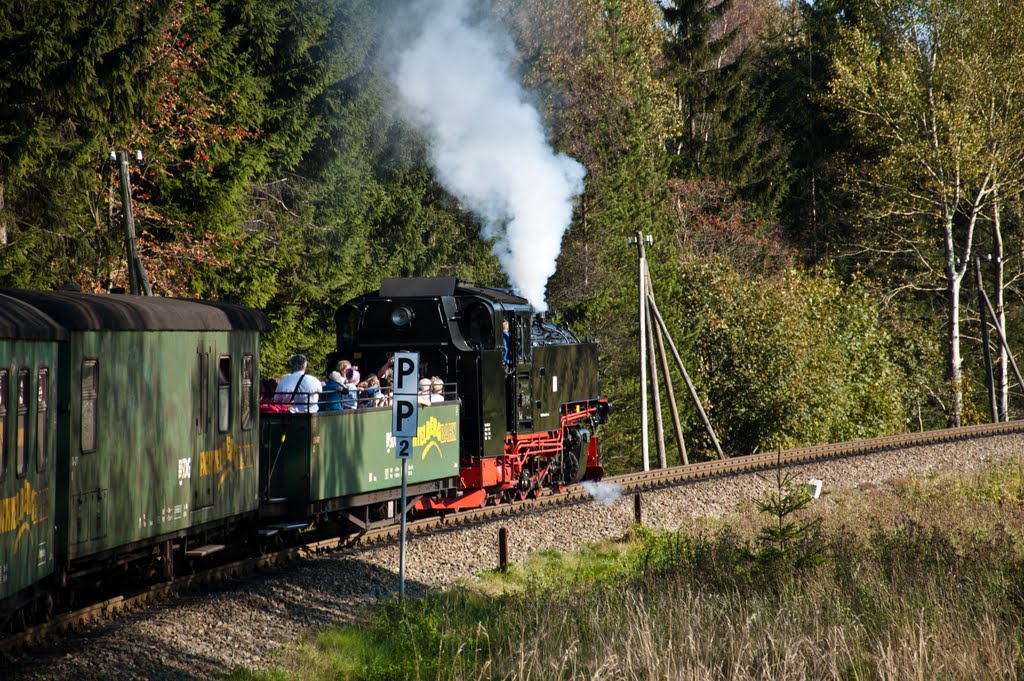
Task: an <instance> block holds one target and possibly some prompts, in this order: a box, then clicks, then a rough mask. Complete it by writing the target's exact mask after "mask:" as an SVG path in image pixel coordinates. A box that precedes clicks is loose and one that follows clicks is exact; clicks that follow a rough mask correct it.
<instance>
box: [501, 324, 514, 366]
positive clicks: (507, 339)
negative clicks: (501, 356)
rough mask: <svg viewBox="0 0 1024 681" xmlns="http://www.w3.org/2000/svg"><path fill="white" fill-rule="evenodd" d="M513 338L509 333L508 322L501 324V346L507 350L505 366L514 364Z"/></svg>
mask: <svg viewBox="0 0 1024 681" xmlns="http://www.w3.org/2000/svg"><path fill="white" fill-rule="evenodd" d="M511 341H512V336H511V334H509V332H508V320H507V319H506V320H505V321H503V322H502V323H501V345H502V347H503V348H504V349H505V366H509V365H510V364H512V355H511V345H512V343H511Z"/></svg>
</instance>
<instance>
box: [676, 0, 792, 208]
mask: <svg viewBox="0 0 1024 681" xmlns="http://www.w3.org/2000/svg"><path fill="white" fill-rule="evenodd" d="M732 5H733V2H732V0H725V1H723V2H717V3H708V2H705V1H704V0H676V2H673V3H671V4H666V5H665V9H664V13H665V25H666V32H667V34H668V36H667V40H666V42H665V56H666V61H667V64H666V73H667V79H668V81H669V82H670V83H671V84H672V85H673V87H674V89H675V95H676V103H677V109H678V111H679V116H680V118H681V121H680V125H679V128H680V132H679V134H677V135H676V136H675V137H673V138H672V139H670V140H669V141H668V150H669V153H670V155H671V157H672V172H673V174H674V176H676V177H680V178H684V179H691V178H716V179H720V180H724V181H726V182H728V184H729V185H730V186H731V187H732V189H733V190H734V191H735V192H736V193H737V194H738V195H739V196H740V197H742V198H743V199H744V200H746V201H748V202H750V203H751V204H753V205H754V206H756V207H757V209H758V212H759V213H760V214H761V215H767V216H774V214H775V212H776V210H777V208H778V206H779V203H780V201H781V200H782V197H783V196H784V195H785V193H786V191H787V190H788V188H789V177H788V175H789V169H788V158H787V157H788V153H789V150H788V149H787V143H786V142H785V141H783V138H781V137H779V136H776V135H775V134H774V132H773V131H772V130H771V129H770V127H769V122H768V120H769V119H768V116H767V114H768V109H769V105H770V101H771V100H770V98H769V97H768V96H767V93H769V92H770V90H767V89H758V88H757V87H756V86H755V85H756V83H755V81H756V79H757V70H756V65H755V61H754V54H753V50H752V48H750V47H746V48H744V47H740V46H739V45H738V43H737V40H736V37H737V36H736V29H735V27H731V26H730V24H729V22H727V21H726V17H727V15H728V13H729V12H730V11H731V9H732Z"/></svg>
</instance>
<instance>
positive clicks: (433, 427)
mask: <svg viewBox="0 0 1024 681" xmlns="http://www.w3.org/2000/svg"><path fill="white" fill-rule="evenodd" d="M456 437H457V433H456V432H455V422H454V421H450V422H448V423H441V422H440V421H438V420H437V419H436V418H435V417H433V416H431V417H430V418H429V419H427V422H426V423H424V424H423V425H421V426H420V427H419V428H417V429H416V437H414V438H413V439H412V446H413V447H420V446H422V445H424V444H426V443H428V442H430V441H431V440H435V441H437V442H438V443H440V444H448V443H449V442H455V439H456Z"/></svg>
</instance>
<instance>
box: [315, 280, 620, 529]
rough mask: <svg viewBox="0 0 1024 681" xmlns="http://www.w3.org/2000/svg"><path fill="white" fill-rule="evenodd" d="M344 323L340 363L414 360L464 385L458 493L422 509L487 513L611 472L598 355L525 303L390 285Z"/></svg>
mask: <svg viewBox="0 0 1024 681" xmlns="http://www.w3.org/2000/svg"><path fill="white" fill-rule="evenodd" d="M504 322H507V323H508V332H507V334H506V333H504V332H503V323H504ZM335 323H336V327H337V349H336V351H335V353H334V354H332V355H331V356H330V357H329V358H328V363H329V364H330V365H333V363H334V362H335V361H336V360H338V359H343V358H346V359H351V360H352V361H353V362H354V363H356V364H358V365H360V366H362V367H363V368H364V370H367V371H372V370H375V369H376V368H377V367H379V366H383V365H385V364H386V363H387V362H388V360H389V358H390V357H391V356H392V355H393V353H395V352H399V351H414V352H419V355H420V372H421V374H422V375H423V376H425V377H432V376H437V377H440V378H441V379H443V380H444V382H445V384H446V385H449V386H454V397H455V398H457V399H458V401H459V403H460V415H459V480H458V485H457V487H456V488H455V489H453V490H448V491H445V492H442V493H439V494H435V495H428V496H423V497H421V498H420V499H419V500H418V501H417V503H416V508H418V509H420V510H447V509H457V508H471V507H477V506H482V505H485V504H487V503H494V502H499V501H506V500H511V499H517V498H525V497H527V496H530V495H534V494H536V493H538V492H539V491H540V490H541V489H543V488H544V487H555V488H557V487H561V486H564V485H567V484H572V483H575V482H578V481H580V480H582V479H584V478H585V477H588V478H595V479H596V478H599V477H600V476H601V474H602V473H603V469H602V468H601V463H600V457H599V449H598V440H597V437H596V436H595V432H596V428H597V426H598V425H599V424H601V423H604V422H605V420H606V419H607V415H608V411H609V403H608V401H607V400H606V399H604V398H602V397H601V389H600V379H599V376H598V348H597V346H596V344H594V343H590V342H581V341H580V340H579V339H578V338H576V336H574V335H573V334H572V333H571V332H569V331H568V330H566V329H562V328H560V327H558V326H556V325H554V324H552V323H550V322H548V321H546V320H545V319H543V318H542V317H541V316H539V315H534V314H533V310H532V308H531V307H530V304H529V302H528V301H527V300H526V299H524V298H520V297H518V296H515V295H513V294H511V293H510V292H508V291H504V290H500V289H489V288H483V287H478V286H473V285H470V284H465V283H462V282H458V281H456V280H455V279H454V278H410V279H385V280H383V282H382V283H381V288H380V290H379V291H377V292H376V293H370V294H367V295H364V296H361V297H359V298H356V299H354V300H351V301H349V302H348V303H346V304H345V305H343V306H342V307H341V308H339V310H338V311H337V313H336V315H335ZM420 422H421V424H422V423H423V417H422V416H421V418H420Z"/></svg>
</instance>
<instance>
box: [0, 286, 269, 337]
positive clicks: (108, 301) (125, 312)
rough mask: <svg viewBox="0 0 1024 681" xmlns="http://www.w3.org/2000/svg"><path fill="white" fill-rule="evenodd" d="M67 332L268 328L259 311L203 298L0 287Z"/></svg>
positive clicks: (257, 329) (6, 294)
mask: <svg viewBox="0 0 1024 681" xmlns="http://www.w3.org/2000/svg"><path fill="white" fill-rule="evenodd" d="M0 295H3V296H7V297H11V298H16V299H18V300H19V301H21V302H22V303H25V304H27V305H28V306H31V308H35V310H37V313H41V314H40V316H45V315H49V317H50V318H52V321H54V322H56V324H58V325H59V326H62V327H64V328H65V329H67V330H69V331H107V330H110V331H236V330H242V331H268V330H269V329H270V320H269V319H267V316H266V315H265V314H263V312H261V311H259V310H251V309H249V308H246V307H241V306H239V305H232V304H230V303H221V302H215V301H206V300H185V299H182V298H160V297H155V296H154V297H149V296H146V297H143V296H128V295H119V294H92V293H72V292H65V291H14V290H7V291H0Z"/></svg>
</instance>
